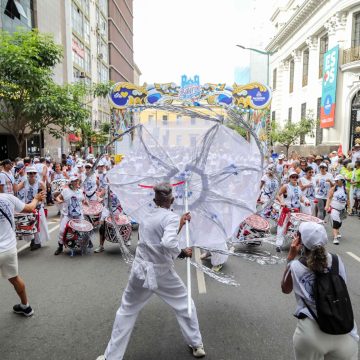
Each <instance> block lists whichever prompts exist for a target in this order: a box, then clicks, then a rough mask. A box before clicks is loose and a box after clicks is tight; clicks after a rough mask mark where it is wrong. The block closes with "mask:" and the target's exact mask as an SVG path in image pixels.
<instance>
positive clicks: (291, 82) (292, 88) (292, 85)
mask: <svg viewBox="0 0 360 360" xmlns="http://www.w3.org/2000/svg"><path fill="white" fill-rule="evenodd" d="M294 72H295V62H294V59H292V60H291V61H290V83H289V93H290V94H291V93H292V92H293V91H294Z"/></svg>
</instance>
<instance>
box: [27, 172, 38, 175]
mask: <svg viewBox="0 0 360 360" xmlns="http://www.w3.org/2000/svg"><path fill="white" fill-rule="evenodd" d="M27 174H28V175H36V172H28V173H27Z"/></svg>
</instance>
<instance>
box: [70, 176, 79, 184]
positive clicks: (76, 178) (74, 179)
mask: <svg viewBox="0 0 360 360" xmlns="http://www.w3.org/2000/svg"><path fill="white" fill-rule="evenodd" d="M77 180H79V178H78V177H77V176H76V175H72V176H70V182H72V181H77Z"/></svg>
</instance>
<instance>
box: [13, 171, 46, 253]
mask: <svg viewBox="0 0 360 360" xmlns="http://www.w3.org/2000/svg"><path fill="white" fill-rule="evenodd" d="M26 175H27V179H25V180H24V181H23V182H21V183H20V184H19V186H18V191H21V190H22V189H23V190H24V202H25V203H26V204H30V203H31V202H32V201H33V199H34V197H35V195H36V194H37V193H39V192H45V193H46V186H45V183H44V182H43V181H41V180H40V179H39V176H38V171H37V170H36V168H35V167H33V166H28V167H27V168H26ZM37 211H38V221H39V225H38V228H39V232H37V233H35V234H34V239H32V240H31V243H30V250H31V251H34V250H37V249H40V248H41V246H42V245H44V243H45V242H46V241H49V239H50V236H49V229H48V225H47V220H46V216H45V211H44V204H43V203H40V204H39V205H38V206H37Z"/></svg>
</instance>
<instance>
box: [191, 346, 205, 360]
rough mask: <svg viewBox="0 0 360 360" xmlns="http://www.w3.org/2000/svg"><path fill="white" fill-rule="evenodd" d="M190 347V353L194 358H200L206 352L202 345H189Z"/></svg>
mask: <svg viewBox="0 0 360 360" xmlns="http://www.w3.org/2000/svg"><path fill="white" fill-rule="evenodd" d="M190 347H191V349H192V354H193V356H194V357H196V358H202V357H204V356H205V355H206V352H205V350H204V346H203V345H199V346H196V347H193V346H190Z"/></svg>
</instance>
